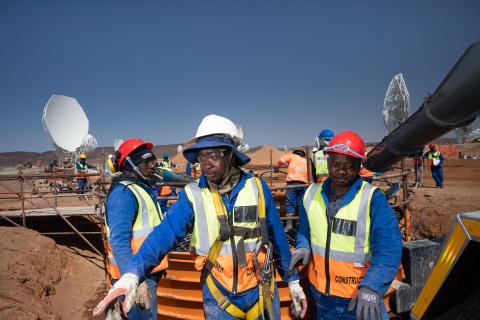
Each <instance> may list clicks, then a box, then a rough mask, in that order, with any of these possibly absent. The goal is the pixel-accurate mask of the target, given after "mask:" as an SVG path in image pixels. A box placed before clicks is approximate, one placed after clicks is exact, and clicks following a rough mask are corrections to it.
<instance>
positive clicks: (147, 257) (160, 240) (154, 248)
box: [128, 172, 298, 282]
mask: <svg viewBox="0 0 480 320" xmlns="http://www.w3.org/2000/svg"><path fill="white" fill-rule="evenodd" d="M250 177H252V175H251V174H250V173H247V172H242V174H241V177H240V181H239V182H238V184H237V185H236V186H235V187H234V188H233V190H232V191H230V192H229V193H227V194H226V195H223V196H222V200H223V203H224V204H225V208H226V209H227V213H228V214H229V215H231V214H232V210H233V207H234V205H235V201H236V199H237V195H238V193H239V192H240V190H241V189H242V188H243V186H244V185H245V181H246V180H247V179H248V178H250ZM198 184H199V186H200V188H208V183H207V180H206V178H205V176H202V177H201V178H200V180H199V183H198ZM262 186H263V192H264V196H265V206H266V219H267V226H268V237H269V240H270V241H271V242H272V244H273V254H274V258H275V263H276V267H277V270H278V273H279V274H280V276H281V277H282V279H283V280H284V281H286V282H290V281H293V280H296V279H298V275H296V274H293V275H290V274H289V272H288V266H289V263H290V258H291V254H290V246H289V244H288V241H287V238H286V235H285V232H284V231H283V225H282V222H281V221H280V216H279V215H278V211H277V209H276V207H275V203H274V201H273V198H272V195H271V193H270V189H269V188H268V186H267V184H266V183H265V181H263V180H262ZM194 220H195V215H194V211H193V207H192V203H191V202H190V201H189V200H188V198H187V196H186V194H185V191H184V190H182V191H180V192H179V198H178V201H177V202H175V203H174V204H173V206H172V207H171V208H170V209H169V210H168V212H167V214H166V215H165V217H164V219H163V221H162V223H160V225H158V226H157V227H155V229H154V230H153V231H152V233H150V234H149V235H148V237H147V239H145V241H144V242H143V244H142V247H141V248H140V250H139V251H138V252H137V254H136V255H135V256H134V257H133V259H132V261H131V263H130V265H129V267H128V272H132V273H135V274H137V275H138V276H140V277H144V276H145V274H146V273H147V272H149V271H150V270H151V269H152V268H153V267H155V266H156V265H157V264H158V261H160V260H161V259H163V257H164V256H165V255H166V254H167V253H168V252H169V251H170V250H172V249H173V248H174V247H175V245H176V244H177V243H178V242H179V241H181V240H183V239H184V238H185V236H186V235H187V233H188V232H189V231H191V230H192V229H193V224H194V223H195V221H194Z"/></svg>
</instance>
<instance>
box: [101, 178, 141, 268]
mask: <svg viewBox="0 0 480 320" xmlns="http://www.w3.org/2000/svg"><path fill="white" fill-rule="evenodd" d="M137 210H138V204H137V200H136V199H135V196H134V195H133V193H132V192H131V191H130V190H129V189H127V188H126V187H125V186H124V185H121V184H119V185H117V186H116V187H115V188H114V189H113V190H112V191H111V192H110V194H109V195H108V198H107V203H106V219H107V225H108V227H109V229H110V245H111V247H112V252H113V255H114V257H115V261H116V263H117V265H118V268H119V269H120V273H121V274H125V273H126V272H127V267H128V264H129V263H130V260H131V259H132V256H133V252H132V246H131V241H132V226H133V223H134V221H135V218H136V214H137Z"/></svg>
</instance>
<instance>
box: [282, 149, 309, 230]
mask: <svg viewBox="0 0 480 320" xmlns="http://www.w3.org/2000/svg"><path fill="white" fill-rule="evenodd" d="M305 157H306V153H305V149H304V148H296V149H295V150H293V152H292V153H287V154H284V155H283V156H282V157H281V158H280V159H279V160H278V163H277V164H278V166H281V165H283V164H287V165H288V168H287V177H286V178H285V181H286V182H287V189H286V191H285V201H286V202H285V207H286V211H287V212H286V214H287V217H293V215H294V214H295V208H297V212H298V208H299V207H300V206H301V205H302V198H303V195H304V193H305V190H307V187H305V186H302V187H295V186H296V185H304V184H307V183H308V175H307V159H306V158H305ZM292 229H293V221H292V220H287V223H286V225H285V232H288V231H289V230H292Z"/></svg>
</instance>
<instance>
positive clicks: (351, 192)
mask: <svg viewBox="0 0 480 320" xmlns="http://www.w3.org/2000/svg"><path fill="white" fill-rule="evenodd" d="M362 183H363V179H362V177H360V176H357V180H355V182H354V183H353V184H352V186H351V187H350V189H348V191H347V193H346V194H345V196H344V197H343V201H342V204H341V205H340V208H342V207H344V206H346V205H347V204H349V203H350V202H351V201H352V200H353V198H355V195H356V194H357V192H358V191H359V190H360V188H361V187H362ZM331 192H332V179H330V178H327V180H325V182H324V183H323V186H322V197H323V201H324V202H325V204H326V205H327V206H328V203H329V202H330V201H329V199H330V193H331Z"/></svg>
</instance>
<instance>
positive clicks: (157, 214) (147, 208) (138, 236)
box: [105, 181, 168, 279]
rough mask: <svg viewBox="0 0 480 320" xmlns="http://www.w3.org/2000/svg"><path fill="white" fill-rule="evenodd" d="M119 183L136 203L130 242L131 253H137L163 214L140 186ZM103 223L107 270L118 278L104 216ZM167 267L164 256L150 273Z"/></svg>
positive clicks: (119, 274) (160, 220)
mask: <svg viewBox="0 0 480 320" xmlns="http://www.w3.org/2000/svg"><path fill="white" fill-rule="evenodd" d="M120 184H123V185H124V186H126V187H127V188H128V189H129V190H130V191H131V192H132V193H133V195H134V196H135V198H136V200H137V203H138V210H137V215H136V218H135V222H134V224H133V226H132V240H131V242H130V244H131V247H132V251H133V253H137V252H138V250H139V249H140V246H141V245H142V243H143V241H145V239H146V238H147V236H148V235H149V234H150V232H152V231H153V228H155V227H156V226H157V225H159V224H160V222H162V220H163V214H162V210H161V209H160V205H159V204H158V203H154V201H153V200H152V198H151V197H150V195H149V194H148V192H147V191H145V190H144V189H143V188H142V187H140V186H139V185H137V184H135V183H133V182H130V181H122V182H120ZM105 225H106V226H107V228H106V229H107V254H108V263H107V270H108V272H109V274H110V276H111V277H112V279H120V277H121V273H120V269H119V268H118V265H117V263H116V261H115V257H114V255H113V251H112V247H111V245H110V229H109V227H108V224H107V220H106V217H105ZM167 267H168V258H167V257H165V258H164V259H163V260H162V261H161V262H160V264H159V265H158V266H156V267H155V268H154V269H153V270H152V271H151V273H155V272H158V271H161V270H164V269H167Z"/></svg>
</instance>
